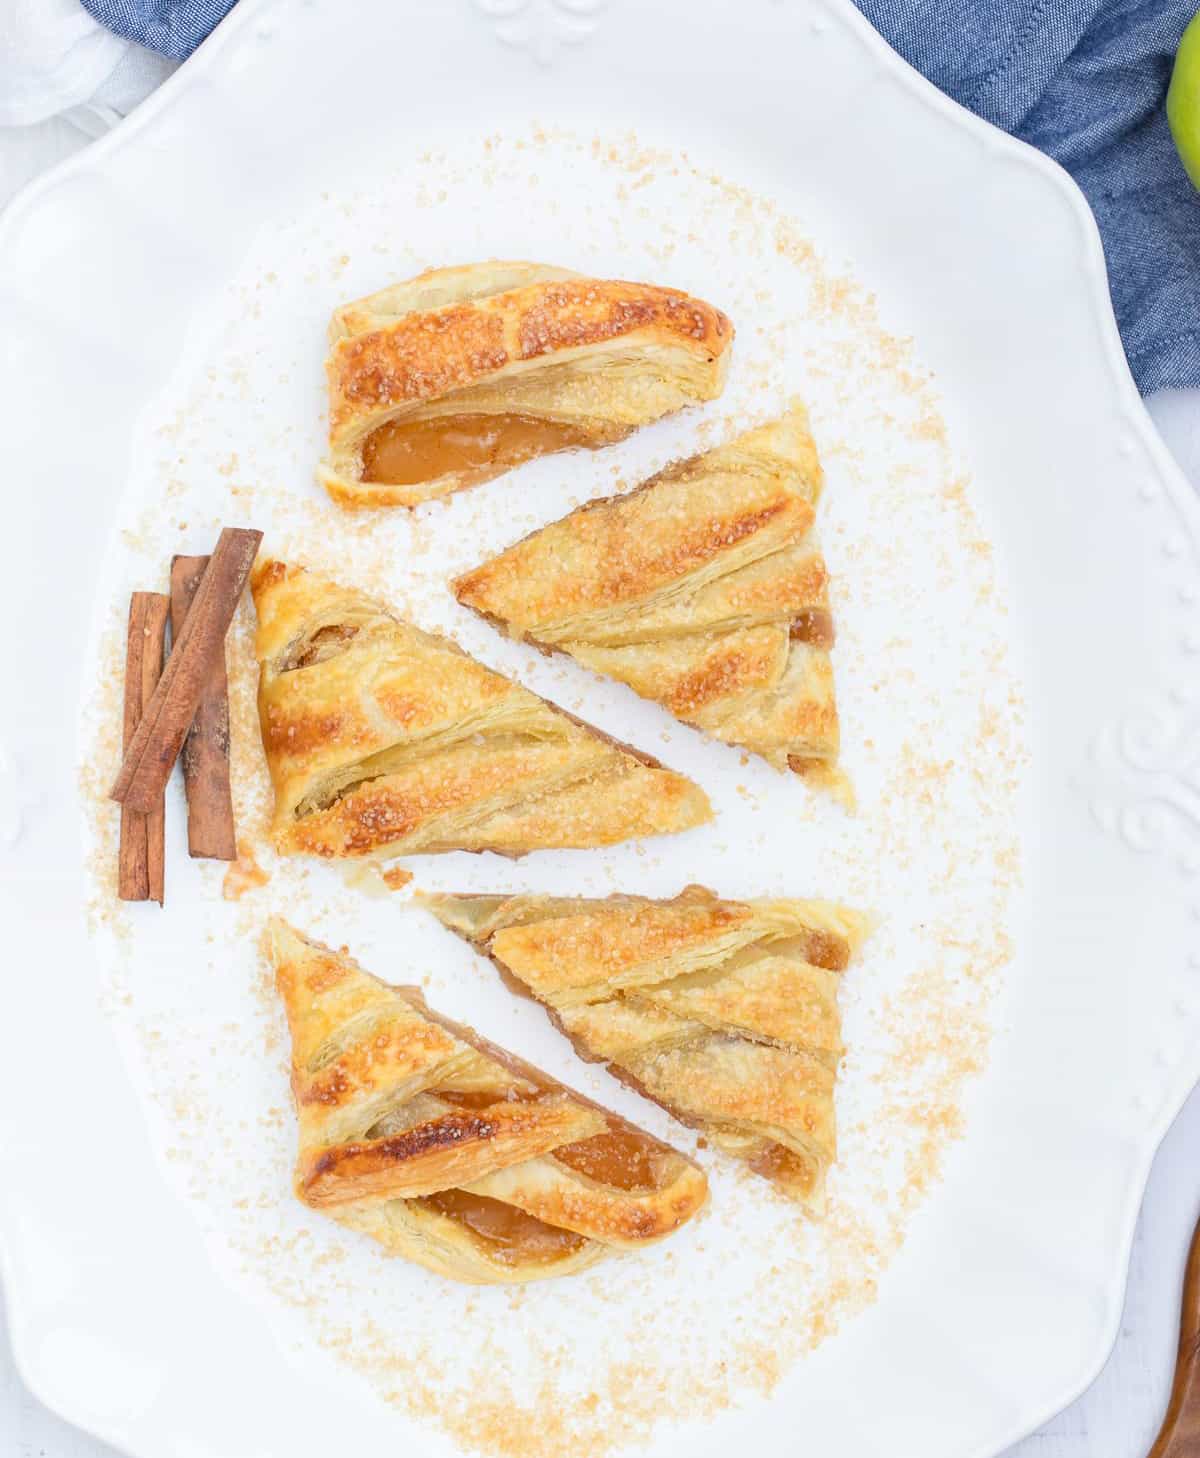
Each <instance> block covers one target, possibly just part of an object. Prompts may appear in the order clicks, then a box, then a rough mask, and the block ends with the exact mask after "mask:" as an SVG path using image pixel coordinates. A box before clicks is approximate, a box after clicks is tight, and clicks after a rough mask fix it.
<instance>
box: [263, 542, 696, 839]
mask: <svg viewBox="0 0 1200 1458" xmlns="http://www.w3.org/2000/svg"><path fill="white" fill-rule="evenodd" d="M251 590H252V592H253V595H254V603H255V607H256V608H257V611H258V635H257V654H258V659H259V675H260V676H259V719H260V724H261V728H262V736H263V747H264V749H265V751H266V758H267V765H268V768H269V770H270V773H271V779H272V782H273V784H274V789H275V815H274V819H273V822H272V829H273V836H274V841H275V845H276V847H277V848H278V849H279V850H280V851H281V852H284V853H285V854H286V853H308V854H311V855H319V856H326V857H335V856H336V857H343V856H370V855H375V856H379V855H398V854H417V853H423V854H428V853H430V852H437V851H450V850H471V851H483V850H492V851H498V852H500V853H502V854H507V855H522V854H524V853H525V852H527V851H532V850H540V849H546V848H550V847H554V848H588V847H595V846H604V845H611V844H614V843H615V842H617V841H622V840H626V839H630V838H633V837H640V836H648V835H659V834H665V833H669V832H674V831H680V830H686V829H689V828H690V827H692V826H695V825H699V824H702V823H703V822H705V821H707V820H709V819H711V816H712V811H711V808H710V806H709V803H708V799H707V797H706V796H705V794H704V792H703V790H701V789H700V788H699V786H697V785H695V784H693V783H692V781H691V780H689V779H686V778H685V777H684V776H683V775H679V774H675V773H674V772H673V771H671V770H668V769H664V768H663V766H662V765H660V764H659V763H658V762H657V760H654V759H651V758H650V757H649V756H648V755H644V754H640V753H639V752H638V751H636V750H633V749H631V748H628V747H627V746H625V745H622V744H618V743H616V742H615V741H613V740H611V739H609V738H608V737H606V736H605V735H603V734H601V733H600V732H599V731H597V730H595V729H592V728H590V727H589V726H588V725H586V724H582V723H580V722H579V721H578V720H576V719H574V718H572V716H571V715H569V714H566V713H564V712H563V711H562V710H560V709H557V708H555V707H554V706H553V705H552V704H549V703H547V702H546V701H545V700H544V699H540V698H538V697H537V695H536V694H533V693H530V691H529V690H528V689H525V688H522V687H521V686H520V685H519V684H516V683H514V682H513V681H512V680H511V679H508V678H505V677H504V676H503V675H502V674H499V673H494V672H493V671H492V670H491V669H489V668H485V667H484V665H483V664H482V663H479V662H478V661H477V660H476V659H474V658H471V657H470V656H469V655H467V654H466V653H464V652H463V651H462V650H461V649H460V648H458V647H457V646H456V645H455V644H453V643H451V642H450V641H449V640H447V639H445V638H440V637H437V636H436V635H434V634H431V633H425V632H422V631H421V630H420V629H419V628H415V627H413V626H412V625H411V624H409V623H406V622H404V621H403V620H402V619H400V618H398V617H396V616H395V614H393V613H391V612H389V611H388V609H387V608H386V607H385V606H384V605H383V604H381V603H379V602H377V601H376V600H375V599H374V598H371V597H368V596H367V595H366V594H365V593H362V592H357V591H354V590H353V589H350V588H344V587H340V586H338V585H337V584H336V583H333V582H330V581H328V580H327V579H325V578H323V577H319V576H317V575H316V574H314V573H310V572H307V571H306V570H305V569H303V568H300V567H293V566H288V565H286V564H284V563H282V562H278V561H271V560H267V561H263V562H260V564H259V566H258V567H257V568H256V570H255V573H254V575H253V577H252V579H251Z"/></svg>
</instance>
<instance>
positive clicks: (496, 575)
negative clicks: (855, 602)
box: [454, 404, 849, 800]
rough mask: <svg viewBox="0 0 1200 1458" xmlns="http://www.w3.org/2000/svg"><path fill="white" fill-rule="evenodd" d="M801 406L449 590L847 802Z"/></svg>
mask: <svg viewBox="0 0 1200 1458" xmlns="http://www.w3.org/2000/svg"><path fill="white" fill-rule="evenodd" d="M821 484H822V477H821V468H820V465H819V463H818V460H817V452H816V447H815V446H814V444H813V440H812V436H811V435H810V434H809V430H808V421H807V416H806V414H805V412H804V409H803V407H802V406H800V405H799V404H796V405H793V406H792V407H791V408H790V409H789V410H788V412H787V413H786V414H785V415H783V416H782V417H781V418H780V419H778V420H776V421H774V422H772V423H771V424H770V425H766V426H763V427H761V428H759V429H757V430H751V431H749V432H747V433H746V434H744V435H741V436H738V437H737V438H736V439H734V440H732V441H730V442H729V443H728V444H727V445H723V446H719V447H718V448H717V449H715V450H711V451H707V452H706V453H705V454H703V455H699V456H695V457H693V458H692V459H690V460H686V461H682V462H679V463H678V464H676V465H673V466H670V467H668V468H667V470H665V471H663V472H661V473H660V474H659V475H657V476H655V477H653V478H652V479H651V480H649V481H647V482H646V483H645V484H644V485H642V486H640V487H638V488H637V489H636V490H634V491H632V492H630V493H628V494H627V495H625V496H611V497H606V498H604V499H601V500H597V501H592V502H589V503H588V504H587V505H585V506H582V507H580V508H579V509H578V510H577V511H573V512H571V514H570V515H569V516H565V517H563V518H562V519H561V520H559V521H556V522H552V523H551V524H550V525H549V526H545V527H542V528H541V530H540V531H536V532H534V533H533V535H532V536H529V537H526V538H525V539H524V541H521V542H518V543H516V545H515V546H512V547H510V548H509V549H508V550H507V551H505V552H502V553H501V554H500V555H499V556H498V557H493V558H492V559H491V561H489V562H485V563H484V564H483V565H482V566H481V567H477V568H476V569H475V570H474V571H472V572H468V573H466V574H465V575H464V576H462V577H460V578H459V579H458V580H457V581H456V582H455V584H454V590H455V593H456V595H457V597H458V600H459V602H461V603H464V604H465V605H466V606H467V607H470V608H474V609H475V611H476V612H478V613H481V614H482V615H483V616H484V617H486V618H488V619H490V620H491V621H492V622H494V623H496V624H498V625H499V626H500V627H501V628H502V629H504V631H505V632H507V633H509V634H511V635H512V636H513V637H516V638H523V639H526V640H527V641H529V642H532V643H535V644H537V645H538V646H539V647H542V648H544V649H546V650H557V651H559V652H563V653H569V654H570V655H571V656H572V657H573V658H576V659H578V660H579V662H580V663H583V664H586V665H587V666H588V667H589V668H591V669H594V670H595V671H596V672H597V673H604V674H608V675H609V676H610V677H612V678H617V679H620V680H621V682H622V683H626V684H628V685H629V686H630V688H632V689H633V690H634V691H635V692H637V693H639V694H641V695H642V696H643V697H644V698H649V699H654V700H656V701H657V702H658V703H660V704H662V705H664V706H665V707H666V708H667V709H669V710H670V711H671V713H673V714H674V715H675V716H676V717H677V718H679V719H682V720H683V721H684V722H685V723H687V724H693V725H695V726H696V727H697V728H700V729H704V730H707V732H708V733H710V734H712V735H714V736H715V737H716V738H717V739H721V740H723V741H724V742H725V743H727V744H734V745H738V746H740V747H741V748H743V749H749V750H752V751H753V752H754V753H755V754H760V755H762V756H763V757H764V758H765V759H767V760H769V761H770V762H771V763H772V764H773V765H775V766H776V767H777V768H779V769H784V770H786V769H791V770H793V771H795V772H797V773H799V774H803V775H805V776H807V777H809V778H811V779H814V780H816V781H818V782H820V783H822V784H824V785H826V786H827V787H828V788H830V789H832V790H834V792H835V793H837V794H838V795H839V797H840V798H842V799H844V800H848V799H849V789H848V785H847V784H846V781H845V780H844V778H843V777H842V776H841V774H840V772H839V771H838V769H837V756H838V715H837V704H836V701H835V698H834V687H833V670H832V667H831V664H830V658H829V649H830V647H831V645H832V643H833V619H832V616H831V614H830V610H829V596H828V583H827V573H826V570H825V562H824V559H823V558H822V556H821V551H820V548H819V546H818V545H817V541H816V537H815V535H814V533H813V530H812V527H813V518H814V514H815V508H816V504H817V500H818V497H819V496H820V492H821Z"/></svg>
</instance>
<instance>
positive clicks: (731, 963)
mask: <svg viewBox="0 0 1200 1458" xmlns="http://www.w3.org/2000/svg"><path fill="white" fill-rule="evenodd" d="M423 899H424V901H425V903H426V905H428V906H429V907H430V908H431V910H432V911H433V912H434V914H435V915H436V916H437V917H438V918H439V920H441V922H442V923H443V924H444V925H445V926H447V927H449V928H450V929H451V930H452V931H455V932H458V934H459V935H460V936H463V937H466V938H467V939H468V940H469V941H471V942H472V943H473V944H474V945H475V946H476V947H478V949H479V950H480V951H481V952H483V953H485V954H486V955H487V956H489V957H490V958H491V959H492V960H493V962H495V964H496V966H497V967H498V968H499V970H500V972H501V974H502V976H503V977H504V979H505V981H506V982H507V983H508V985H509V986H511V987H512V988H513V989H514V990H515V991H517V992H522V993H525V994H526V995H529V996H532V997H535V998H537V999H538V1001H540V1002H541V1003H543V1004H544V1006H545V1007H546V1009H547V1011H548V1012H549V1013H550V1016H551V1018H552V1019H553V1020H554V1022H555V1023H557V1025H558V1026H559V1027H560V1028H561V1029H562V1031H563V1032H564V1033H566V1035H567V1036H568V1037H569V1038H570V1039H571V1041H572V1042H573V1043H574V1045H575V1048H576V1050H577V1051H578V1052H579V1053H580V1054H581V1055H582V1056H583V1057H584V1058H588V1059H591V1060H593V1061H598V1062H602V1063H606V1064H607V1065H608V1068H609V1071H610V1072H611V1073H613V1074H615V1075H616V1077H617V1078H619V1079H621V1080H622V1081H623V1082H625V1083H627V1084H629V1085H630V1087H632V1088H635V1089H637V1090H638V1091H639V1092H641V1093H643V1094H645V1095H646V1096H647V1097H648V1098H651V1099H654V1100H655V1102H656V1103H659V1104H661V1105H662V1106H663V1108H665V1109H666V1110H668V1112H669V1113H671V1114H674V1115H675V1117H676V1118H677V1119H680V1120H682V1121H683V1122H684V1123H685V1124H690V1125H692V1126H693V1127H694V1128H697V1129H701V1130H703V1132H704V1134H705V1135H706V1136H707V1137H708V1138H709V1139H710V1140H711V1142H712V1143H713V1144H715V1145H717V1146H718V1148H720V1149H723V1150H725V1151H726V1152H727V1153H730V1154H733V1155H736V1156H737V1157H738V1158H739V1159H742V1160H744V1161H745V1162H746V1163H747V1164H749V1166H750V1168H751V1169H753V1170H754V1171H755V1172H756V1173H758V1174H761V1175H764V1176H766V1178H768V1179H770V1180H772V1181H773V1182H774V1183H775V1184H776V1185H777V1186H778V1187H779V1188H780V1189H782V1190H783V1191H785V1192H786V1193H787V1194H789V1195H791V1196H793V1197H794V1198H795V1199H797V1200H798V1201H800V1203H801V1204H802V1205H804V1206H805V1207H806V1209H807V1210H808V1211H810V1212H811V1213H813V1214H819V1213H820V1212H821V1211H822V1210H823V1209H824V1192H825V1174H826V1171H827V1170H828V1169H829V1166H830V1165H831V1164H832V1162H833V1160H834V1157H835V1155H836V1129H835V1121H834V1102H833V1096H834V1082H835V1079H836V1075H837V1069H838V1062H839V1060H840V1058H841V1054H842V1042H841V1018H840V1015H839V1012H838V1004H837V994H838V982H839V978H840V975H841V973H842V971H843V969H844V968H845V967H846V966H847V964H848V963H849V961H850V959H851V957H852V956H853V955H854V953H855V951H856V950H857V948H858V946H859V944H860V943H861V942H862V940H863V938H864V937H865V935H866V933H867V921H866V918H865V917H863V916H861V915H860V914H858V913H856V912H853V911H850V910H849V909H847V908H846V907H844V906H836V905H834V904H832V903H830V902H826V901H782V900H780V901H774V900H772V901H767V900H756V901H722V900H720V899H718V898H717V897H716V896H714V895H713V893H712V892H711V891H706V890H705V889H704V888H703V887H700V886H689V887H688V888H687V890H685V891H683V892H682V893H681V894H680V895H679V896H677V897H675V898H674V900H672V901H651V900H648V899H646V898H645V897H641V896H612V897H609V898H608V899H607V900H587V899H584V898H578V897H550V896H429V897H425V898H423Z"/></svg>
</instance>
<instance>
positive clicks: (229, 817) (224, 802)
mask: <svg viewBox="0 0 1200 1458" xmlns="http://www.w3.org/2000/svg"><path fill="white" fill-rule="evenodd" d="M207 566H208V558H207V557H172V558H171V638H172V640H173V641H174V642H176V643H178V641H179V639H180V637H181V636H182V634H183V625H184V622H185V621H186V619H187V615H188V609H189V608H190V607H191V605H192V599H193V598H194V597H195V596H196V589H197V588H198V587H199V586H200V579H201V577H203V575H204V569H205V568H206V567H207ZM179 760H180V763H181V764H182V765H183V788H184V791H185V792H186V794H187V810H188V854H189V855H191V856H206V857H208V858H209V859H211V860H216V861H232V860H236V859H237V839H236V836H235V833H234V823H233V797H232V794H231V791H230V786H229V683H228V679H227V677H226V673H225V645H224V643H223V642H222V644H221V647H220V650H219V651H218V653H217V655H216V657H215V658H214V659H213V661H212V664H211V665H210V667H209V670H208V677H207V678H206V679H205V681H204V689H203V692H202V693H201V695H200V703H199V705H198V707H197V709H196V717H195V718H194V719H193V720H192V727H191V728H190V729H189V730H188V736H187V738H186V739H185V740H184V741H183V749H182V750H181V751H180V754H179Z"/></svg>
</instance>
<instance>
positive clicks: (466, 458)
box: [318, 263, 733, 506]
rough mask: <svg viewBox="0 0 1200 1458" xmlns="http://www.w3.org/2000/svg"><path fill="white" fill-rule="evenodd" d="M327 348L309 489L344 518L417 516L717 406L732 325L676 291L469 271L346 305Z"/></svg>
mask: <svg viewBox="0 0 1200 1458" xmlns="http://www.w3.org/2000/svg"><path fill="white" fill-rule="evenodd" d="M329 336H330V348H329V358H328V361H327V363H326V374H327V376H328V382H329V453H328V456H327V458H326V460H325V462H324V463H323V464H322V466H321V467H320V470H319V471H318V478H319V480H320V481H321V483H322V484H323V485H324V486H325V488H326V490H327V491H328V492H329V494H330V496H332V497H333V499H334V500H335V501H337V502H339V503H341V504H342V505H343V506H414V505H416V504H417V503H418V502H421V501H426V500H429V499H431V498H434V497H439V496H448V495H450V494H451V493H452V492H454V491H460V490H462V489H463V488H464V487H466V486H472V485H475V484H476V483H478V482H481V481H486V480H488V479H490V478H491V477H493V476H496V475H499V474H500V473H501V472H503V471H506V470H509V469H511V468H512V467H513V466H515V465H518V464H520V463H521V462H522V461H525V460H529V459H532V458H533V457H535V456H539V455H545V454H546V453H548V452H550V451H555V450H563V449H568V448H570V447H575V446H586V447H595V446H602V445H607V444H610V443H612V442H613V441H617V440H620V439H622V437H624V436H626V435H628V434H629V433H630V431H632V430H635V429H636V428H637V427H638V426H640V425H646V424H648V423H649V422H650V421H652V420H658V419H660V418H661V417H662V416H664V415H669V414H671V413H672V412H673V411H676V410H679V409H682V408H683V407H684V406H685V405H690V404H695V403H696V402H698V401H703V400H711V399H714V398H715V397H716V396H717V395H719V394H720V393H721V390H722V388H723V385H724V381H725V373H726V369H727V367H728V362H729V348H730V345H731V343H732V341H733V326H732V325H731V324H730V322H729V320H728V319H727V318H726V317H725V315H724V314H722V313H721V311H720V310H719V309H715V308H713V307H712V306H711V305H710V304H706V303H704V302H703V301H702V300H700V299H695V298H692V297H691V296H690V295H688V294H685V293H682V292H680V291H679V290H678V289H669V288H660V287H657V286H655V285H653V284H640V283H626V282H622V281H618V280H605V279H595V278H588V277H585V276H583V275H581V274H577V273H572V272H570V271H569V270H567V269H562V268H551V267H547V266H545V265H543V264H536V263H479V264H470V265H468V266H466V267H461V268H440V269H432V270H430V271H429V272H427V273H423V274H420V275H419V276H418V277H417V278H414V279H410V280H409V281H407V282H405V283H400V284H394V285H392V286H391V287H390V288H385V289H382V290H380V291H379V292H378V293H375V294H371V295H369V296H368V297H367V298H363V299H358V300H356V301H355V302H353V303H350V304H346V305H343V306H342V307H341V308H339V309H338V310H337V311H336V312H335V313H334V315H333V319H332V321H331V324H330V330H329Z"/></svg>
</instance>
